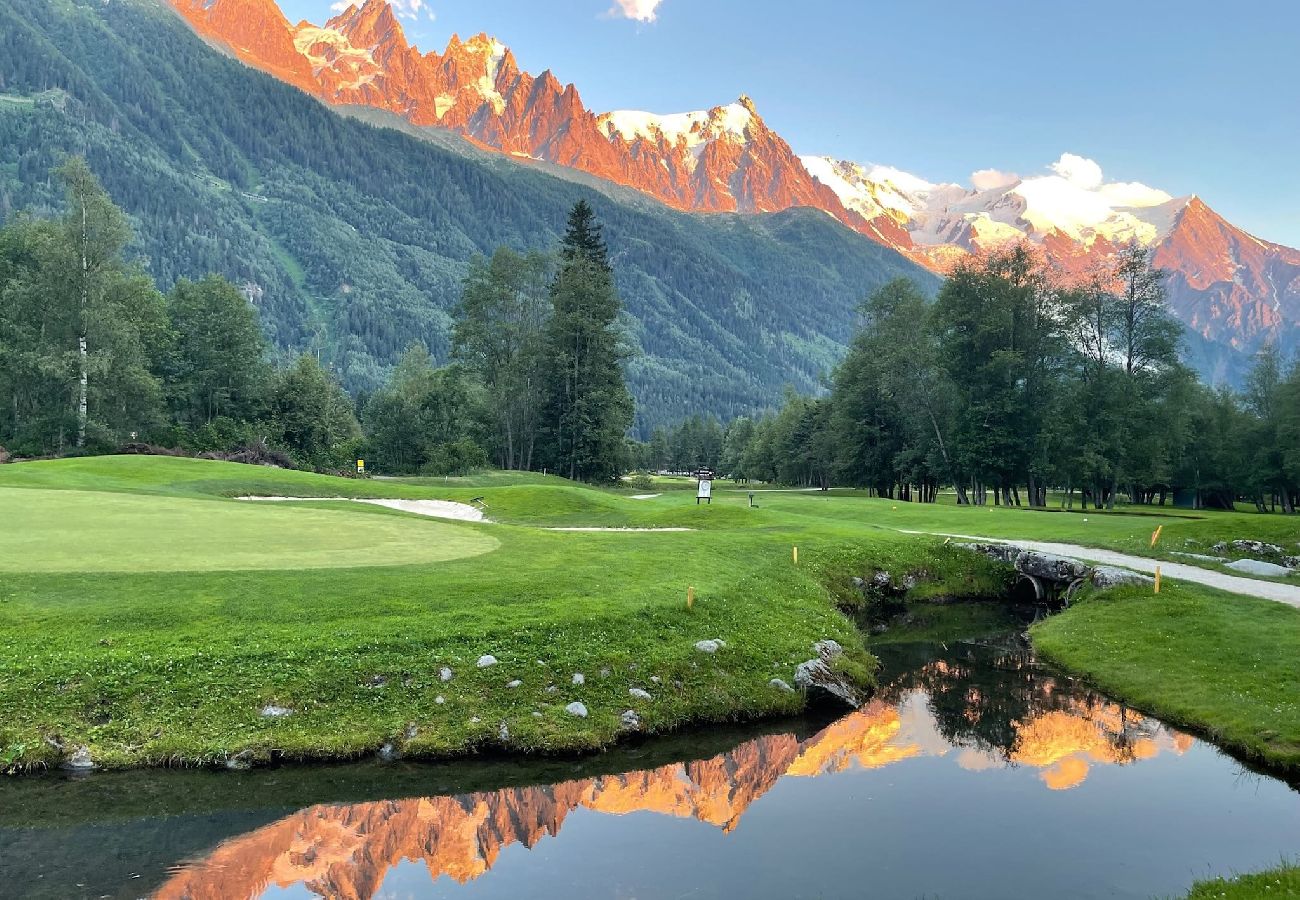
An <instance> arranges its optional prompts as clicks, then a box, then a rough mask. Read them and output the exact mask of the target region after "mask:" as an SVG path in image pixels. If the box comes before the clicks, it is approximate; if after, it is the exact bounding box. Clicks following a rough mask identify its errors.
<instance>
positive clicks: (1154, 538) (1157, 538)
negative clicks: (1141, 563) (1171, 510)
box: [1151, 525, 1165, 547]
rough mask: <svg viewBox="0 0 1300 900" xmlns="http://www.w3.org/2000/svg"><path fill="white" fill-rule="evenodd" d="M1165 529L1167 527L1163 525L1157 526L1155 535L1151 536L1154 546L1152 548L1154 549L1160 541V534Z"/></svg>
mask: <svg viewBox="0 0 1300 900" xmlns="http://www.w3.org/2000/svg"><path fill="white" fill-rule="evenodd" d="M1164 527H1165V526H1163V525H1157V526H1156V530H1155V533H1154V534H1152V535H1151V546H1152V547H1154V546H1155V545H1156V541H1158V540H1160V532H1161V531H1163V530H1164Z"/></svg>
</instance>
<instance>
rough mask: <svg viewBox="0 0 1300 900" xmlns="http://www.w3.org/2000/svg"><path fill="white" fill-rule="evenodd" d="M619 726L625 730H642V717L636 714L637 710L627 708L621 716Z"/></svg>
mask: <svg viewBox="0 0 1300 900" xmlns="http://www.w3.org/2000/svg"><path fill="white" fill-rule="evenodd" d="M619 727H620V728H621V729H622V730H623V731H640V730H641V717H640V716H638V715H637V714H636V710H634V709H625V710H623V715H621V716H619Z"/></svg>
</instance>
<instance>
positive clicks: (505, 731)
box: [497, 722, 510, 744]
mask: <svg viewBox="0 0 1300 900" xmlns="http://www.w3.org/2000/svg"><path fill="white" fill-rule="evenodd" d="M497 736H498V737H500V738H501V743H503V744H504V743H505V742H506V741H508V740H510V726H509V725H507V724H506V723H505V722H502V723H501V727H500V728H498V729H497Z"/></svg>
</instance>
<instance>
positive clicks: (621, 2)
mask: <svg viewBox="0 0 1300 900" xmlns="http://www.w3.org/2000/svg"><path fill="white" fill-rule="evenodd" d="M417 2H418V0H417ZM663 2H664V0H614V6H613V7H611V8H610V10H609V14H610V15H612V16H623V17H624V18H626V19H632V20H634V21H636V22H653V21H654V20H655V15H656V13H657V11H658V9H659V4H661V3H663Z"/></svg>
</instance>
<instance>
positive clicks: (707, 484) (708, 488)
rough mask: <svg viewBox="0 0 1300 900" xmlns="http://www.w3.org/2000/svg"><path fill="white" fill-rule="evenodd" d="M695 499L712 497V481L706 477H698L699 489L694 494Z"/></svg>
mask: <svg viewBox="0 0 1300 900" xmlns="http://www.w3.org/2000/svg"><path fill="white" fill-rule="evenodd" d="M695 499H696V500H712V499H713V482H712V481H711V480H710V479H708V478H701V479H700V491H699V493H698V494H696V495H695Z"/></svg>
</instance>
